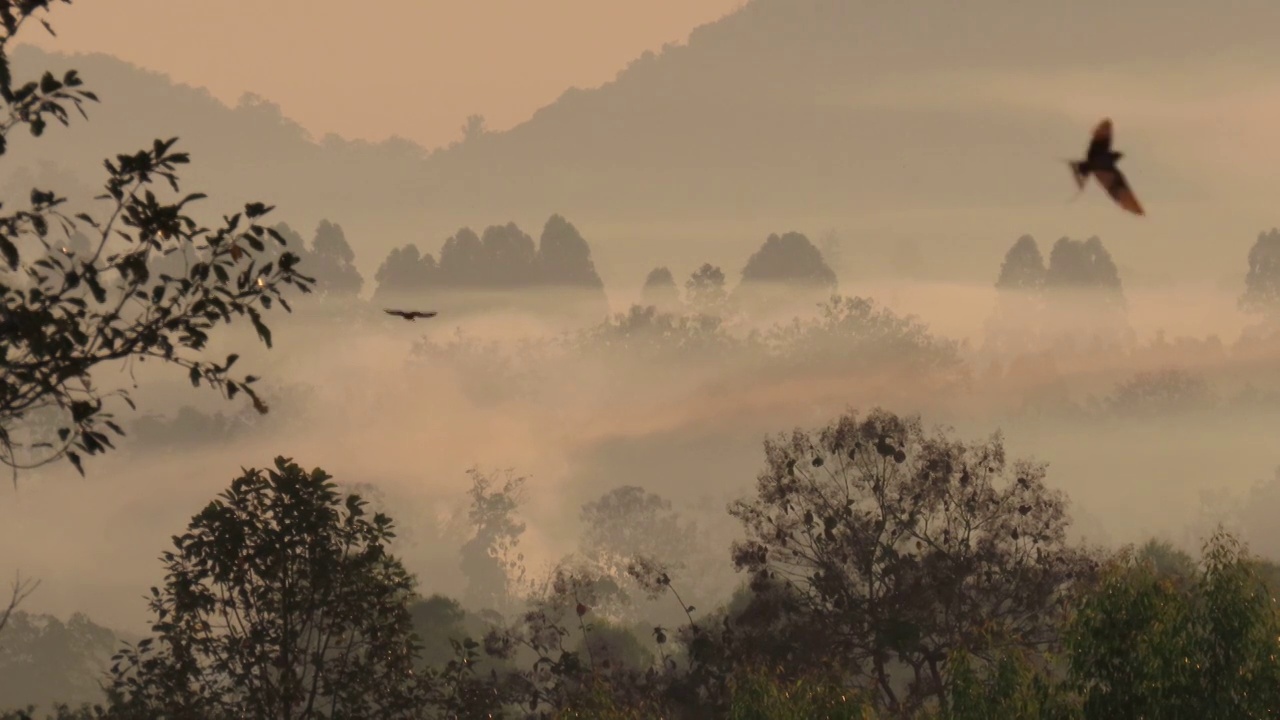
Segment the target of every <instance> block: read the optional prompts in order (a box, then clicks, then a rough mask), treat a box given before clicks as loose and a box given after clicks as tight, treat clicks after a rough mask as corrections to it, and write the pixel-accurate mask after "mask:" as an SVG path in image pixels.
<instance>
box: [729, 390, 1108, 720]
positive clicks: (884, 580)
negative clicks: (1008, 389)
mask: <svg viewBox="0 0 1280 720" xmlns="http://www.w3.org/2000/svg"><path fill="white" fill-rule="evenodd" d="M765 456H766V463H767V464H766V467H765V469H764V470H763V471H762V472H761V473H760V475H759V477H758V480H757V497H756V498H755V499H754V500H752V501H746V500H742V501H738V502H737V503H735V504H734V505H733V506H731V508H730V513H731V514H732V515H733V516H734V517H736V518H738V519H739V520H740V521H741V522H742V523H743V525H744V527H745V529H746V533H747V538H748V539H747V540H746V541H745V542H739V543H735V545H734V549H733V556H734V562H735V564H736V565H737V566H738V567H739V568H742V569H744V570H746V571H748V572H750V573H751V575H752V578H753V582H754V583H756V584H757V585H758V586H767V585H768V584H769V583H772V582H780V583H783V584H784V585H785V586H789V587H790V588H792V589H793V590H794V591H795V593H796V594H797V597H798V598H799V602H800V603H801V606H802V607H803V608H804V609H805V611H806V612H807V614H808V615H809V617H810V618H812V621H813V622H814V623H815V624H816V625H818V626H825V628H826V633H827V636H828V637H829V638H830V641H831V644H830V645H829V647H828V648H827V650H828V651H829V652H831V653H832V655H830V656H829V659H830V660H831V661H832V662H842V663H844V664H843V665H842V667H844V668H845V669H846V671H847V672H848V673H849V674H850V675H852V676H853V677H854V678H855V679H856V680H857V681H859V682H860V683H861V684H866V685H868V686H874V687H875V688H876V689H877V691H878V693H879V695H880V698H881V700H882V702H883V704H884V705H886V706H887V707H888V708H890V709H891V710H911V709H913V708H918V707H920V706H921V705H922V704H923V703H924V702H925V701H926V700H928V699H929V698H938V697H942V696H945V683H944V679H943V678H944V672H945V670H946V663H947V658H948V657H949V654H950V653H951V652H953V651H955V650H957V649H961V648H963V649H965V650H967V651H969V652H971V653H973V654H974V655H978V656H982V657H992V652H993V651H994V650H997V649H999V648H1002V647H1024V648H1030V649H1046V648H1050V647H1052V645H1053V642H1054V640H1055V639H1056V632H1055V630H1056V621H1057V620H1058V619H1059V618H1060V612H1059V610H1060V606H1059V605H1058V603H1059V601H1060V600H1062V599H1064V598H1066V597H1068V594H1069V593H1070V591H1071V590H1072V588H1073V583H1074V582H1075V581H1076V580H1077V579H1078V578H1080V577H1082V576H1085V575H1086V574H1087V573H1088V571H1089V569H1090V560H1089V558H1088V556H1087V555H1086V554H1085V553H1084V552H1082V551H1080V550H1077V549H1075V548H1073V547H1071V546H1069V545H1068V544H1067V541H1066V539H1065V532H1066V526H1067V515H1066V502H1065V500H1064V499H1063V497H1062V495H1061V494H1060V493H1058V492H1054V491H1051V490H1049V489H1048V488H1047V487H1046V486H1045V484H1044V478H1045V466H1044V465H1043V464H1038V463H1033V462H1030V461H1013V462H1011V461H1009V460H1008V459H1007V457H1006V454H1005V450H1004V445H1003V442H1002V440H1001V437H1000V435H999V434H998V433H997V434H995V435H993V436H992V437H990V438H989V439H987V440H986V441H984V442H975V443H968V444H966V443H962V442H959V441H957V440H954V439H952V438H951V437H949V436H948V435H947V434H946V432H945V431H942V430H939V431H937V432H935V433H933V434H926V433H925V431H924V429H923V427H922V425H921V423H920V421H919V419H918V418H914V417H908V418H904V417H899V416H897V415H894V414H892V413H889V412H886V411H883V410H875V411H873V412H871V413H870V414H869V415H867V416H866V417H865V418H864V419H861V420H860V419H859V418H858V417H857V416H856V415H855V414H853V413H852V412H850V413H846V414H844V415H842V416H841V417H839V418H837V419H836V420H835V421H834V422H832V423H831V424H829V425H828V426H827V427H825V428H823V429H821V430H819V431H817V432H802V431H800V430H797V431H795V432H794V433H792V434H791V436H790V437H787V436H779V437H778V438H776V439H770V440H768V441H766V443H765ZM815 651H816V653H815V654H820V653H821V649H815ZM895 661H896V662H897V671H898V672H905V673H906V675H907V678H908V679H909V682H908V683H905V684H904V683H902V682H895V681H894V680H893V679H892V677H891V674H892V673H893V672H894V671H895V668H894V662H895Z"/></svg>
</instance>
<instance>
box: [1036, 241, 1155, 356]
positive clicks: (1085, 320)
mask: <svg viewBox="0 0 1280 720" xmlns="http://www.w3.org/2000/svg"><path fill="white" fill-rule="evenodd" d="M1044 287H1045V291H1046V292H1045V301H1046V308H1047V310H1048V311H1049V313H1048V315H1047V317H1045V319H1044V320H1043V324H1044V325H1046V326H1048V328H1049V330H1050V331H1056V334H1057V335H1058V339H1059V340H1062V339H1067V340H1085V339H1089V340H1093V341H1095V342H1096V341H1101V342H1102V343H1104V344H1110V345H1115V344H1117V343H1125V342H1128V341H1129V340H1131V339H1132V334H1133V331H1132V329H1131V328H1130V327H1129V321H1128V318H1127V305H1126V302H1125V297H1124V288H1123V286H1122V285H1121V282H1120V271H1119V270H1118V269H1117V268H1116V264H1115V262H1114V261H1113V260H1112V259H1111V254H1110V253H1109V252H1107V249H1106V248H1105V247H1103V245H1102V241H1101V240H1099V239H1098V238H1096V237H1091V238H1089V239H1088V240H1084V241H1080V240H1072V239H1071V238H1065V237H1064V238H1060V239H1059V240H1058V241H1057V242H1056V243H1054V245H1053V250H1051V251H1050V252H1049V267H1048V269H1047V270H1046V271H1045V279H1044Z"/></svg>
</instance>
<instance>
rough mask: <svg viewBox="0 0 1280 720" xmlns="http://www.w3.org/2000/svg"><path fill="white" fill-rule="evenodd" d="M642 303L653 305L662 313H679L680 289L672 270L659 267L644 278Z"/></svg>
mask: <svg viewBox="0 0 1280 720" xmlns="http://www.w3.org/2000/svg"><path fill="white" fill-rule="evenodd" d="M640 302H641V303H642V304H644V305H652V306H653V307H654V308H656V309H657V310H658V312H660V313H673V312H679V310H680V307H681V300H680V288H679V287H678V286H677V285H676V279H675V276H673V275H672V274H671V270H669V269H667V268H666V267H657V268H654V269H652V270H650V271H649V274H648V275H646V276H645V278H644V286H643V287H641V288H640Z"/></svg>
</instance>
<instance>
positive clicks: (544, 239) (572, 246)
mask: <svg viewBox="0 0 1280 720" xmlns="http://www.w3.org/2000/svg"><path fill="white" fill-rule="evenodd" d="M538 264H539V266H541V271H542V272H541V276H542V281H543V282H544V283H547V284H548V285H555V286H558V287H580V288H586V289H590V290H599V291H600V292H601V295H603V293H604V281H603V280H601V279H600V274H599V273H597V272H596V265H595V262H594V261H593V260H592V259H591V246H590V245H588V244H587V241H586V240H585V239H584V238H583V237H582V235H581V234H580V233H579V232H578V229H577V228H576V227H574V226H573V223H571V222H569V221H568V220H565V219H564V218H563V217H562V216H560V215H552V216H551V217H550V218H548V219H547V222H546V224H545V225H543V226H542V235H541V237H539V238H538Z"/></svg>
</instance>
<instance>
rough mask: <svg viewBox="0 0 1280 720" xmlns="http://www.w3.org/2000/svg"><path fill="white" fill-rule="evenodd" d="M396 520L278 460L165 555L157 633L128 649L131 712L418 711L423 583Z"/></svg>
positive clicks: (118, 687) (155, 597)
mask: <svg viewBox="0 0 1280 720" xmlns="http://www.w3.org/2000/svg"><path fill="white" fill-rule="evenodd" d="M392 537H393V533H392V524H391V520H390V519H389V518H387V517H386V516H385V515H382V514H380V513H379V514H374V515H372V516H368V515H366V513H365V502H364V501H363V500H361V499H360V497H359V496H357V495H348V496H346V497H342V496H341V495H340V494H339V493H338V492H337V491H336V489H335V485H334V484H333V483H332V482H331V479H330V476H329V475H328V474H326V473H325V472H324V471H323V470H320V469H315V470H312V471H311V472H307V471H304V470H303V469H302V468H301V467H299V466H298V465H296V464H295V463H293V462H291V461H289V460H287V459H285V458H276V460H275V468H274V469H271V470H267V471H265V472H264V471H262V470H255V469H250V470H247V471H246V472H245V473H244V474H243V475H242V476H240V477H239V478H237V479H236V480H235V481H233V482H232V484H231V487H230V488H229V489H228V490H227V491H225V492H224V493H222V495H221V496H220V497H219V498H218V499H217V500H216V501H214V502H212V503H210V504H209V506H208V507H206V508H205V509H204V510H203V511H202V512H200V513H199V514H198V515H196V516H195V517H194V518H193V519H192V521H191V524H190V526H189V527H188V528H187V532H186V533H184V534H183V535H181V536H177V537H175V538H174V549H173V550H172V551H168V552H165V553H164V555H163V556H162V557H163V559H164V562H165V570H166V581H165V585H164V587H163V588H162V589H153V590H152V600H151V602H150V607H151V612H152V613H153V615H154V617H155V623H156V624H155V626H154V628H153V632H155V633H156V635H155V637H154V638H149V639H147V640H143V641H142V642H139V643H138V645H137V646H136V647H133V646H129V647H126V649H125V650H124V651H122V652H121V653H120V655H118V659H117V664H116V667H115V669H114V671H113V673H112V675H113V680H112V684H111V688H110V693H111V697H112V705H113V706H114V707H115V708H116V709H117V710H119V711H121V712H122V713H123V714H124V715H125V716H128V717H240V716H251V717H291V718H299V719H302V718H322V717H385V718H410V717H417V715H416V713H417V712H418V704H419V702H420V699H419V698H418V697H417V696H416V688H415V681H414V676H413V668H414V661H415V657H416V648H415V641H414V639H413V637H412V633H411V631H412V622H411V618H410V615H409V609H408V607H409V602H410V600H411V599H412V597H413V589H414V582H413V578H412V577H411V576H410V575H409V574H408V573H407V572H405V570H404V568H403V567H402V566H401V565H400V562H399V560H397V559H396V558H394V557H393V556H391V555H389V554H388V553H387V550H386V546H387V544H388V542H389V541H390V540H391V538H392Z"/></svg>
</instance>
